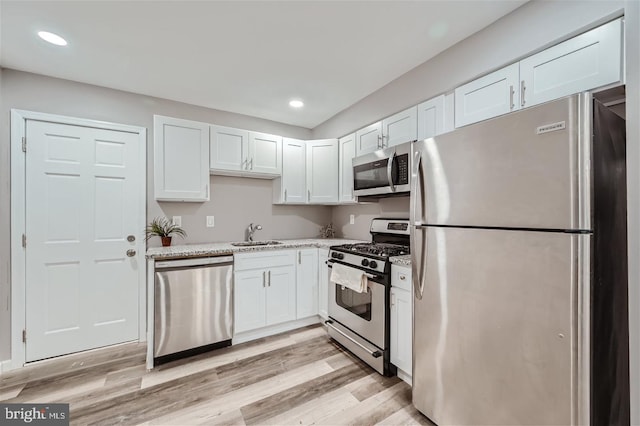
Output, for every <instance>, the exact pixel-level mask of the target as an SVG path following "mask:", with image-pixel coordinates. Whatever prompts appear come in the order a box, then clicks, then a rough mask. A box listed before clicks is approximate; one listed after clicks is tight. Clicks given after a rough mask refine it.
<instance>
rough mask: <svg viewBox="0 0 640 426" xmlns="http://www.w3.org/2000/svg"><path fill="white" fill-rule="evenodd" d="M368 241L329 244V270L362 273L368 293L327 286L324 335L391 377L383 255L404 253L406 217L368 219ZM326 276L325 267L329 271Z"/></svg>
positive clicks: (385, 258) (386, 260) (385, 260)
mask: <svg viewBox="0 0 640 426" xmlns="http://www.w3.org/2000/svg"><path fill="white" fill-rule="evenodd" d="M371 236H372V242H371V243H361V244H344V245H340V246H332V247H331V248H330V250H329V260H328V261H327V264H328V265H329V268H331V266H332V265H333V264H334V263H340V264H343V265H347V266H350V267H352V268H356V269H359V270H361V271H363V273H364V274H365V275H366V276H367V277H368V278H367V280H368V291H367V292H363V293H358V292H356V291H353V290H351V289H349V288H347V287H343V286H341V285H339V284H336V283H333V282H332V283H330V285H329V320H328V321H326V322H325V324H326V325H327V330H328V332H329V335H330V336H331V337H332V338H334V339H335V340H336V341H338V342H339V343H341V344H342V345H343V346H345V347H346V348H347V349H349V350H350V351H351V352H353V353H354V354H355V355H357V356H358V357H359V358H360V359H362V360H363V361H365V362H366V363H367V364H369V365H370V366H371V367H373V368H374V369H375V370H376V371H378V372H379V373H380V374H386V375H393V374H395V367H394V366H393V365H392V364H391V363H390V361H389V320H390V317H389V291H390V288H391V263H390V262H389V257H391V256H399V255H402V254H408V253H409V221H408V220H407V219H373V220H372V221H371ZM329 274H330V275H331V271H330V272H329Z"/></svg>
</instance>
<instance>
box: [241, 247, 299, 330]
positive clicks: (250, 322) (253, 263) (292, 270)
mask: <svg viewBox="0 0 640 426" xmlns="http://www.w3.org/2000/svg"><path fill="white" fill-rule="evenodd" d="M234 262H235V265H234V267H235V272H234V315H233V316H234V334H237V333H242V332H245V331H250V330H255V329H258V328H262V327H266V326H269V325H274V324H279V323H282V322H286V321H291V320H294V319H296V267H295V251H293V250H277V251H268V252H256V253H241V254H237V255H235V256H234Z"/></svg>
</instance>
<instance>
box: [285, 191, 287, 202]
mask: <svg viewBox="0 0 640 426" xmlns="http://www.w3.org/2000/svg"><path fill="white" fill-rule="evenodd" d="M284 200H285V201H287V190H286V189H285V190H284Z"/></svg>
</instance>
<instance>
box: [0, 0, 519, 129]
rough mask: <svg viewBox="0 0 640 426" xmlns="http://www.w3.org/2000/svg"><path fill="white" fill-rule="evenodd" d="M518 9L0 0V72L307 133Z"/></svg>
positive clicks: (479, 4) (500, 4)
mask: <svg viewBox="0 0 640 426" xmlns="http://www.w3.org/2000/svg"><path fill="white" fill-rule="evenodd" d="M525 2H526V0H507V1H505V0H501V1H497V0H475V1H451V0H449V1H301V0H299V1H278V2H276V1H238V0H236V1H177V0H176V1H153V2H152V1H93V0H91V1H83V2H80V1H41V2H35V1H7V0H2V2H1V3H0V7H1V10H0V12H1V15H0V16H1V21H0V24H1V32H0V37H1V42H0V66H2V67H5V68H13V69H17V70H23V71H29V72H34V73H38V74H44V75H49V76H53V77H59V78H64V79H69V80H75V81H80V82H84V83H90V84H95V85H99V86H106V87H110V88H114V89H120V90H126V91H129V92H135V93H141V94H145V95H151V96H157V97H160V98H166V99H172V100H176V101H181V102H186V103H189V104H194V105H201V106H205V107H209V108H215V109H220V110H225V111H232V112H236V113H240V114H247V115H251V116H256V117H262V118H266V119H269V120H274V121H278V122H283V123H288V124H293V125H298V126H302V127H307V128H313V127H315V126H317V125H318V124H320V123H322V122H324V121H325V120H327V119H329V118H330V117H332V116H333V115H335V114H337V113H338V112H340V111H342V110H343V109H345V108H347V107H349V106H351V105H353V104H354V103H356V102H357V101H359V100H360V99H362V98H364V97H365V96H367V95H369V94H371V93H372V92H374V91H376V90H377V89H379V88H380V87H382V86H384V85H385V84H387V83H389V82H390V81H392V80H394V79H395V78H397V77H399V76H401V75H402V74H404V73H405V72H407V71H409V70H410V69H412V68H414V67H415V66H417V65H419V64H421V63H422V62H425V61H426V60H428V59H429V58H431V57H433V56H435V55H436V54H438V53H439V52H441V51H443V50H445V49H447V48H448V47H450V46H452V45H454V44H455V43H457V42H459V41H461V40H462V39H464V38H466V37H468V36H469V35H471V34H473V33H475V32H477V31H478V30H480V29H482V28H484V27H486V26H487V25H489V24H491V23H492V22H494V21H495V20H497V19H498V18H500V17H501V16H503V15H505V14H507V13H509V12H511V11H512V10H514V9H516V8H518V7H519V6H521V5H522V4H523V3H525ZM40 30H45V31H51V32H54V33H57V34H59V35H61V36H63V37H64V38H65V39H66V40H67V41H68V42H69V44H68V46H66V47H57V46H53V45H50V44H48V43H46V42H44V41H42V40H40V39H39V38H38V37H37V36H36V32H37V31H40ZM291 98H300V99H302V100H303V101H304V102H305V107H304V108H302V109H301V110H294V109H292V108H290V107H289V106H288V101H289V100H290V99H291Z"/></svg>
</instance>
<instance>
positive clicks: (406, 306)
mask: <svg viewBox="0 0 640 426" xmlns="http://www.w3.org/2000/svg"><path fill="white" fill-rule="evenodd" d="M411 309H412V307H411V292H410V291H406V290H401V289H399V288H397V287H391V330H390V336H389V337H390V339H391V354H390V355H391V363H392V364H393V365H395V366H396V367H398V368H399V369H401V370H402V371H404V372H405V373H408V374H409V375H411V369H412V366H411V365H412V341H411V339H412V325H413V324H412V314H411Z"/></svg>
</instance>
